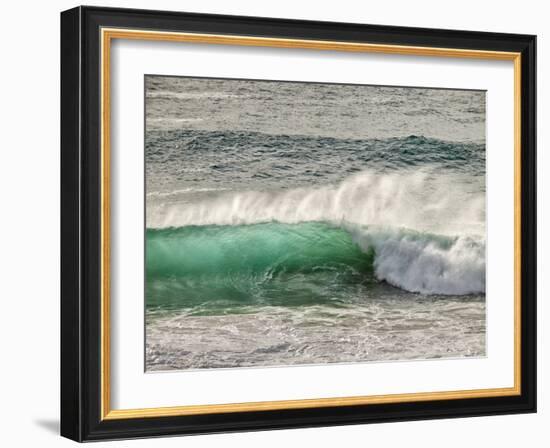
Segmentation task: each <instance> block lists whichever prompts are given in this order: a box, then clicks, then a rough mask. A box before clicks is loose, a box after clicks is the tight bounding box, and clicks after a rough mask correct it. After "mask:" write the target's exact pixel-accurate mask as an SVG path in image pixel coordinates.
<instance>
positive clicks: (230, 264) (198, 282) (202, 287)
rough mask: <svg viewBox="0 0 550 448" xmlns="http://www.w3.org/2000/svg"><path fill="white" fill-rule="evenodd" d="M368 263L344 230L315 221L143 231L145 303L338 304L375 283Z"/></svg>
mask: <svg viewBox="0 0 550 448" xmlns="http://www.w3.org/2000/svg"><path fill="white" fill-rule="evenodd" d="M373 259H374V252H373V250H369V251H367V252H366V253H365V252H363V251H361V249H360V248H359V247H358V246H357V245H356V244H355V243H354V242H353V241H352V237H351V235H350V234H349V233H348V232H346V231H345V230H343V229H340V228H337V227H333V226H331V225H329V224H325V223H319V222H309V223H300V224H281V223H265V224H255V225H240V226H188V227H181V228H168V229H147V231H146V300H147V306H148V308H150V309H151V308H163V309H171V308H192V309H193V310H194V312H198V313H211V312H216V313H217V312H238V311H239V309H240V310H241V311H242V309H243V306H265V305H276V306H302V305H310V304H324V303H332V304H334V305H336V306H337V305H338V304H342V303H345V302H346V297H348V296H349V297H355V296H356V293H357V288H363V287H365V285H366V284H368V283H372V282H374V279H373Z"/></svg>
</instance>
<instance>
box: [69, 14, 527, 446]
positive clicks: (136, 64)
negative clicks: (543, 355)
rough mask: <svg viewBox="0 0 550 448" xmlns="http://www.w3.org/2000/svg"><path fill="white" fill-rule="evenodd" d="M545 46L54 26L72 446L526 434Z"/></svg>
mask: <svg viewBox="0 0 550 448" xmlns="http://www.w3.org/2000/svg"><path fill="white" fill-rule="evenodd" d="M535 42H536V39H535V36H530V35H516V34H496V33H487V32H472V31H449V30H437V29H419V28H403V27H393V26H379V25H376V26H374V25H363V24H349V23H329V22H311V21H294V20H282V19H268V18H256V17H231V16H218V15H204V14H188V13H179V12H178V13H176V12H161V11H142V10H124V9H109V8H96V7H78V8H75V9H71V10H69V11H65V12H63V13H62V14H61V113H62V115H61V176H62V179H61V181H62V188H61V205H62V207H61V232H62V233H61V235H62V247H61V255H62V260H61V275H62V279H61V284H62V288H61V314H62V315H61V318H62V319H61V320H62V328H61V355H62V359H61V433H62V435H63V436H65V437H68V438H71V439H74V440H77V441H90V440H100V439H118V438H136V437H152V436H160V435H178V434H182V435H183V434H195V433H210V432H228V431H245V430H259V429H277V428H297V427H312V426H327V425H340V424H360V423H370V422H388V421H399V420H414V419H432V418H447V417H462V416H478V415H496V414H509V413H526V412H535V410H536V346H535V344H536V314H535V313H536V310H535V308H536V196H535V185H536V179H535V126H536V120H535V103H536V99H535V87H536V85H535V73H536V69H535Z"/></svg>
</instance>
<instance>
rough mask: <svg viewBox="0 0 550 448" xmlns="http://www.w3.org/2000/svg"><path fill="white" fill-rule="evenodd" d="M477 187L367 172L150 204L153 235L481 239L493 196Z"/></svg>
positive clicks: (463, 180)
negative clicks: (293, 230)
mask: <svg viewBox="0 0 550 448" xmlns="http://www.w3.org/2000/svg"><path fill="white" fill-rule="evenodd" d="M471 182H472V180H471V179H470V178H467V177H463V176H461V175H459V174H449V173H447V174H445V175H442V174H441V173H439V172H434V171H433V170H432V171H430V170H414V171H406V172H403V173H395V172H391V173H376V172H371V171H368V170H367V171H363V172H361V173H358V174H356V175H353V176H350V177H348V178H347V179H345V180H344V181H343V182H341V183H340V184H336V185H332V184H328V185H324V186H323V185H315V186H312V187H308V188H293V189H286V190H277V191H239V192H221V193H219V194H214V195H209V196H208V197H202V198H200V200H196V201H186V202H185V203H172V202H168V203H165V202H163V201H148V203H147V227H148V228H167V227H184V226H201V225H245V224H258V223H266V222H273V221H276V222H280V223H286V224H296V223H301V222H314V221H315V222H327V223H332V224H335V225H339V224H340V223H343V222H345V223H351V224H355V225H363V226H365V225H367V226H386V227H393V228H409V229H415V230H418V231H424V232H433V233H439V234H443V235H468V234H478V235H479V234H484V233H485V195H484V193H483V192H480V191H479V187H478V186H475V188H473V186H472V183H471ZM472 190H474V191H472Z"/></svg>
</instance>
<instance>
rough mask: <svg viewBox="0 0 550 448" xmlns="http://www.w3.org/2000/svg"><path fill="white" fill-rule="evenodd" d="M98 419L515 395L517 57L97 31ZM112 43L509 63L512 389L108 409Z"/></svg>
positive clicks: (518, 146) (518, 305) (351, 44)
mask: <svg viewBox="0 0 550 448" xmlns="http://www.w3.org/2000/svg"><path fill="white" fill-rule="evenodd" d="M100 37H101V58H100V60H101V213H102V214H101V340H100V344H101V347H100V348H101V353H100V355H101V374H100V376H101V397H100V400H101V406H100V411H101V419H102V420H115V419H128V418H144V417H168V416H183V415H200V414H214V413H228V412H247V411H248V412H251V411H265V410H285V409H307V408H316V407H334V406H351V405H366V404H382V403H407V402H414V401H431V400H454V399H467V398H485V397H502V396H512V395H520V394H521V263H520V260H521V54H520V53H515V52H500V51H485V50H467V49H459V48H437V47H418V46H404V45H386V44H369V43H355V42H336V41H323V40H305V39H279V38H265V37H250V36H231V35H217V34H196V33H177V32H162V31H145V30H138V29H118V28H102V29H101V36H100ZM113 39H131V40H149V41H165V42H185V43H199V44H215V45H240V46H254V47H274V48H296V49H310V50H325V51H327V50H328V51H346V52H358V53H382V54H398V55H411V56H433V57H456V58H470V59H489V60H501V61H502V60H503V61H513V63H514V386H513V387H506V388H493V389H474V390H456V391H441V392H418V393H405V394H390V395H367V396H354V397H335V398H314V399H302V400H279V401H261V402H246V403H228V404H209V405H188V406H171V407H155V408H140V409H111V406H110V404H111V386H110V379H111V365H110V360H111V345H110V334H111V332H110V331H111V330H110V175H111V173H110V154H111V142H110V126H111V115H110V109H111V108H110V106H111V104H110V98H111V92H110V87H111V86H110V62H111V60H110V59H111V53H110V50H111V42H112V40H113Z"/></svg>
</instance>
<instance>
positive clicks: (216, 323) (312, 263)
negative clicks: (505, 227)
mask: <svg viewBox="0 0 550 448" xmlns="http://www.w3.org/2000/svg"><path fill="white" fill-rule="evenodd" d="M145 150H146V188H147V191H146V222H147V231H146V321H147V323H146V368H147V370H169V369H186V368H224V367H243V366H275V365H292V364H309V363H326V362H352V361H371V360H375V361H381V360H405V359H428V358H439V357H464V356H482V355H484V354H485V93H484V92H477V91H475V92H474V91H452V90H437V89H418V88H396V87H373V86H350V85H332V84H303V83H285V82H270V81H269V82H266V81H240V80H214V79H192V78H171V77H159V76H148V77H146V147H145Z"/></svg>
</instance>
